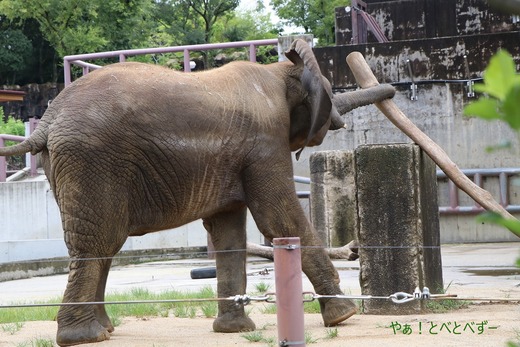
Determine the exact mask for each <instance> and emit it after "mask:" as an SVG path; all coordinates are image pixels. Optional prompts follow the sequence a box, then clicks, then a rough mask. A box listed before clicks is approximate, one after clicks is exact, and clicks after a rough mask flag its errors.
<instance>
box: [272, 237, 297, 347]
mask: <svg viewBox="0 0 520 347" xmlns="http://www.w3.org/2000/svg"><path fill="white" fill-rule="evenodd" d="M273 247H274V273H275V286H276V309H277V322H278V340H279V345H280V346H305V333H304V322H303V290H302V261H301V259H302V257H301V248H300V238H299V237H285V238H276V239H273Z"/></svg>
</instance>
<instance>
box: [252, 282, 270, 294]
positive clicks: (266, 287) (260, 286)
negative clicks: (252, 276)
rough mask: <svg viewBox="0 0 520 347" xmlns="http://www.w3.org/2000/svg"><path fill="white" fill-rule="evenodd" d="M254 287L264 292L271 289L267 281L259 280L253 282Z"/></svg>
mask: <svg viewBox="0 0 520 347" xmlns="http://www.w3.org/2000/svg"><path fill="white" fill-rule="evenodd" d="M255 289H256V291H257V292H258V293H266V292H267V291H269V289H271V285H270V284H269V283H265V282H260V283H257V284H255Z"/></svg>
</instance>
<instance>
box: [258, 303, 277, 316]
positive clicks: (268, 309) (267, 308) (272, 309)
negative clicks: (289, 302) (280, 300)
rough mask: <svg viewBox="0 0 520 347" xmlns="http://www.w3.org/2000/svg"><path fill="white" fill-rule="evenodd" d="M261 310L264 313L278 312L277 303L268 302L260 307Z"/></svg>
mask: <svg viewBox="0 0 520 347" xmlns="http://www.w3.org/2000/svg"><path fill="white" fill-rule="evenodd" d="M260 312H262V313H264V314H276V305H275V304H267V305H264V307H263V308H262V309H260Z"/></svg>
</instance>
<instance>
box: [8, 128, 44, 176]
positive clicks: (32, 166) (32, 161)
mask: <svg viewBox="0 0 520 347" xmlns="http://www.w3.org/2000/svg"><path fill="white" fill-rule="evenodd" d="M38 121H39V120H38V119H36V118H29V122H26V123H25V133H26V134H27V135H26V136H27V137H29V135H30V134H32V133H33V131H34V129H36V126H37V125H38ZM25 139H26V137H25V136H18V135H9V134H0V147H5V141H14V142H22V141H23V140H25ZM5 158H6V157H4V156H1V155H0V182H5V181H6V180H7V161H6V159H5ZM26 163H28V164H29V165H28V167H29V173H30V175H31V176H36V175H37V163H36V156H35V155H32V154H30V153H28V154H27V155H26Z"/></svg>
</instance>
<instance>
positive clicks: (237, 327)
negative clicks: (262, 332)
mask: <svg viewBox="0 0 520 347" xmlns="http://www.w3.org/2000/svg"><path fill="white" fill-rule="evenodd" d="M255 329H256V326H255V323H254V322H253V321H252V320H251V318H249V317H247V316H246V315H245V314H241V315H237V314H236V312H235V313H231V312H229V313H224V314H223V315H222V316H219V317H217V319H215V321H214V322H213V331H215V332H217V333H238V332H242V331H253V330H255Z"/></svg>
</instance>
